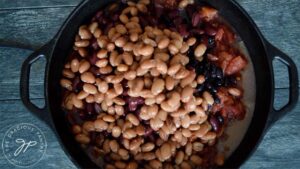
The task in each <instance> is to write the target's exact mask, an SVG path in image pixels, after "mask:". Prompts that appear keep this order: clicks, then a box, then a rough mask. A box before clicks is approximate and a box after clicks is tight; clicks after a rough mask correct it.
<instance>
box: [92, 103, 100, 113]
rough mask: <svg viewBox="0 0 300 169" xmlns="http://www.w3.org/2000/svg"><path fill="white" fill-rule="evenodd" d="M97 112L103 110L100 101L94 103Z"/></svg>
mask: <svg viewBox="0 0 300 169" xmlns="http://www.w3.org/2000/svg"><path fill="white" fill-rule="evenodd" d="M94 109H95V112H96V113H98V114H100V113H101V112H102V109H101V106H100V104H98V103H94Z"/></svg>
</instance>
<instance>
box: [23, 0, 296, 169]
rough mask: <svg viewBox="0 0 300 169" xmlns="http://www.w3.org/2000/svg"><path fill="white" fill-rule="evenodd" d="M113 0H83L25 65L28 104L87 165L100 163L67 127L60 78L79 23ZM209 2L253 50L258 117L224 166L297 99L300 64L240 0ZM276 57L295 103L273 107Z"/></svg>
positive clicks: (236, 162)
mask: <svg viewBox="0 0 300 169" xmlns="http://www.w3.org/2000/svg"><path fill="white" fill-rule="evenodd" d="M110 2H112V1H110V0H85V1H83V2H82V3H81V4H80V5H79V6H78V7H77V8H76V9H75V10H74V11H73V12H72V13H71V15H70V16H69V17H68V19H67V20H66V22H65V23H64V25H63V26H62V28H61V29H60V31H59V32H58V34H57V35H56V36H55V37H54V38H53V39H52V40H51V41H50V42H49V43H47V44H46V45H45V46H43V47H42V48H40V49H39V50H37V51H35V52H34V53H33V54H32V55H30V56H29V57H28V58H27V59H26V60H25V62H24V63H23V66H22V75H21V97H22V101H23V103H24V105H25V106H26V107H27V108H28V109H29V110H30V111H31V112H33V113H34V114H35V115H36V116H38V117H39V118H41V119H42V120H44V121H45V122H46V123H47V124H48V125H49V126H50V127H51V128H53V130H54V131H55V132H56V134H57V137H58V138H60V142H61V145H62V147H63V149H64V151H65V152H66V154H68V156H69V158H70V159H71V160H72V161H73V162H74V163H75V164H76V165H77V166H79V167H81V168H96V167H97V166H96V165H95V164H94V163H93V162H92V161H91V160H90V159H89V157H88V156H87V155H85V153H84V152H83V151H82V149H81V148H80V146H79V144H78V143H76V142H75V140H74V139H73V138H74V137H73V134H72V133H71V132H70V131H69V130H68V127H67V126H66V125H67V122H66V121H65V117H64V113H63V111H62V109H61V87H60V85H59V80H60V78H61V72H62V69H63V66H64V63H65V60H66V56H68V52H69V51H70V50H71V48H72V44H73V41H74V37H75V35H76V33H77V30H78V28H79V26H80V25H82V24H83V23H84V22H85V21H88V20H89V19H91V17H92V16H93V15H94V14H95V13H96V12H97V11H98V10H99V9H100V8H101V7H103V6H105V5H107V4H108V3H110ZM203 2H205V3H208V4H209V5H211V6H212V7H214V8H216V9H218V10H219V13H220V14H221V15H222V16H223V17H224V18H225V20H226V21H227V22H229V24H230V25H231V26H232V27H233V28H234V29H235V30H236V31H237V33H238V34H239V35H240V37H241V38H242V40H243V41H244V43H245V45H246V48H247V49H248V51H249V54H250V57H251V60H252V62H253V66H254V72H255V80H256V93H257V94H256V102H255V109H254V113H253V117H252V121H251V123H250V125H249V128H248V130H247V132H246V134H245V136H244V138H243V140H242V142H241V143H240V144H239V146H238V147H237V149H236V150H235V151H234V152H233V154H232V155H231V156H230V157H229V158H228V159H227V160H226V162H225V165H224V166H223V167H224V168H238V167H239V166H240V165H241V164H242V163H243V162H245V160H246V159H247V158H248V157H249V156H250V154H251V153H252V152H253V151H254V150H255V148H256V147H257V145H258V143H259V142H260V140H261V138H262V136H263V135H264V133H265V131H266V130H267V129H268V128H269V127H270V126H271V125H272V124H273V123H274V122H276V121H277V120H278V119H280V118H281V117H283V116H284V115H285V114H286V113H287V112H289V111H290V110H291V109H292V108H293V107H294V106H295V104H296V103H297V100H298V74H297V68H296V65H295V64H294V63H293V61H292V60H291V59H290V58H289V57H288V56H287V55H286V54H284V53H283V52H281V51H280V50H278V49H277V48H276V47H274V46H272V45H271V44H270V43H269V42H268V41H266V40H265V38H264V37H263V36H262V35H261V33H260V31H259V30H258V28H257V27H256V25H255V24H254V22H253V21H252V19H251V18H250V17H249V15H248V14H247V13H246V12H245V11H244V10H243V9H242V7H241V6H239V5H238V4H237V3H236V2H235V1H234V0H226V1H225V0H203ZM41 57H45V58H46V60H47V65H46V73H45V86H44V87H45V88H44V90H45V107H44V108H38V107H37V106H36V105H34V104H33V103H32V102H31V101H30V99H29V74H30V67H31V65H32V64H33V63H34V62H35V61H36V60H38V59H39V58H41ZM274 59H278V60H280V61H281V62H282V63H284V64H285V65H286V66H287V67H288V70H289V71H288V72H289V83H290V84H289V85H290V91H289V94H290V95H289V102H288V104H287V105H285V106H284V107H283V108H281V109H280V110H275V109H274V108H273V100H274V75H273V67H272V61H273V60H274ZM223 167H222V168H223Z"/></svg>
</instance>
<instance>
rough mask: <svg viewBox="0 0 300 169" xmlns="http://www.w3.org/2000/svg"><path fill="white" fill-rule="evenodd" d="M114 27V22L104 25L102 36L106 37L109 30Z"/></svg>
mask: <svg viewBox="0 0 300 169" xmlns="http://www.w3.org/2000/svg"><path fill="white" fill-rule="evenodd" d="M113 26H114V22H109V23H107V24H105V28H104V34H105V35H107V34H108V31H109V30H110V28H112V27H113Z"/></svg>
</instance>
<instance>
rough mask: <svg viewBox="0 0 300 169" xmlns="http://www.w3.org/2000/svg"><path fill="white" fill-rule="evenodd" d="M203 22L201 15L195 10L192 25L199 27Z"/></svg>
mask: <svg viewBox="0 0 300 169" xmlns="http://www.w3.org/2000/svg"><path fill="white" fill-rule="evenodd" d="M200 22H201V17H200V15H199V13H198V12H195V13H194V14H193V17H192V25H193V27H197V26H198V25H199V24H200Z"/></svg>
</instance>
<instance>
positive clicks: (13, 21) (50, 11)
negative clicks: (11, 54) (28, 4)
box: [0, 7, 74, 46]
mask: <svg viewBox="0 0 300 169" xmlns="http://www.w3.org/2000/svg"><path fill="white" fill-rule="evenodd" d="M73 9H74V7H63V8H41V9H22V10H5V11H0V26H1V30H0V40H8V41H16V42H20V43H23V44H28V45H31V46H42V45H43V44H45V43H46V42H47V41H49V40H50V39H51V38H53V36H54V35H55V34H56V33H57V31H58V29H59V28H60V26H61V25H62V23H63V22H64V20H65V19H66V18H67V16H68V15H69V13H70V12H71V11H72V10H73Z"/></svg>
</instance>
